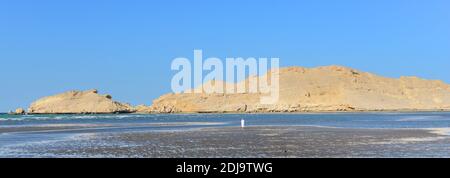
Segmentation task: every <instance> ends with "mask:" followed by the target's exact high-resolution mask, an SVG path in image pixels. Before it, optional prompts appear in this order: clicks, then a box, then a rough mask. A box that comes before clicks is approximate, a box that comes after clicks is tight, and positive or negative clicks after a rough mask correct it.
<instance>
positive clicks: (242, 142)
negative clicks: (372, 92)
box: [2, 126, 450, 158]
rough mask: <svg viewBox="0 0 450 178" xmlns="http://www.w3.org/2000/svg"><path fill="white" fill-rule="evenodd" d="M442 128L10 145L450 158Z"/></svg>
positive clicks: (160, 153) (107, 152) (144, 135)
mask: <svg viewBox="0 0 450 178" xmlns="http://www.w3.org/2000/svg"><path fill="white" fill-rule="evenodd" d="M41 129H42V128H41ZM51 129H54V127H52V128H51ZM51 129H50V130H51ZM61 129H62V128H61ZM26 130H28V131H30V130H29V129H26ZM438 130H439V129H437V130H432V129H431V130H430V129H428V130H425V129H347V128H346V129H343V128H331V127H313V126H264V127H247V128H245V129H242V128H239V127H221V128H203V129H193V130H187V131H152V132H133V133H118V134H110V133H99V134H92V133H87V134H79V135H77V136H74V137H72V138H70V139H65V140H53V141H51V140H50V141H47V142H42V143H40V144H33V145H17V146H15V147H10V148H9V149H10V151H11V150H15V152H16V154H17V153H19V152H20V154H17V155H16V156H19V157H20V155H23V156H30V155H33V157H119V158H129V157H151V158H198V157H202V158H203V157H213V158H221V157H225V158H227V157H240V158H265V157H271V158H274V157H276V158H289V157H295V158H315V157H321V158H328V157H331V158H334V157H338V158H346V157H352V158H354V157H357V158H358V157H359V158H367V157H369V158H370V157H450V151H449V150H448V147H449V145H450V137H449V136H445V135H442V134H438V133H436V132H437V131H438ZM18 131H20V130H16V132H18ZM2 132H3V131H2ZM3 134H4V133H3ZM13 152H14V151H12V152H11V153H13Z"/></svg>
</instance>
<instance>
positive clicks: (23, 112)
mask: <svg viewBox="0 0 450 178" xmlns="http://www.w3.org/2000/svg"><path fill="white" fill-rule="evenodd" d="M10 114H14V115H24V114H26V112H25V109H23V108H17V109H16V110H15V111H14V112H10Z"/></svg>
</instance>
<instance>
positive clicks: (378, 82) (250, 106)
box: [14, 66, 450, 114]
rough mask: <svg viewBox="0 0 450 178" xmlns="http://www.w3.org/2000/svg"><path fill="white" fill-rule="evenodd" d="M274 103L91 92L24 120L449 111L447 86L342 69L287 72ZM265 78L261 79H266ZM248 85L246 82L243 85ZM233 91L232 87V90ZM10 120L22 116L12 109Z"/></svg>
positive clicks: (42, 103)
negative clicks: (142, 98) (127, 98)
mask: <svg viewBox="0 0 450 178" xmlns="http://www.w3.org/2000/svg"><path fill="white" fill-rule="evenodd" d="M279 72H280V97H279V101H278V102H277V103H276V104H272V105H262V104H260V102H259V99H260V97H261V95H262V94H258V93H241V94H202V93H200V94H192V93H181V94H167V95H164V96H161V97H160V98H159V99H157V100H155V101H153V105H152V106H144V105H140V106H136V107H133V106H131V105H129V104H124V103H120V102H117V101H113V100H112V97H111V95H100V94H98V92H97V90H89V91H69V92H66V93H62V94H58V95H55V96H50V97H45V98H42V99H39V100H37V101H36V102H34V103H32V104H31V106H30V108H29V109H28V112H27V113H29V114H106V113H227V112H229V113H270V112H334V111H341V112H346V111H348V112H358V111H361V112H362V111H450V85H448V84H446V83H444V82H442V81H439V80H424V79H420V78H417V77H401V78H399V79H393V78H385V77H381V76H377V75H374V74H371V73H367V72H362V71H358V70H355V69H351V68H348V67H342V66H325V67H317V68H303V67H287V68H281V69H280V70H279ZM270 73H271V72H268V73H267V74H266V75H270ZM243 82H248V79H247V80H245V81H243ZM241 84H242V83H241ZM232 85H238V84H232ZM14 113H16V114H25V110H23V109H17V110H16V112H14Z"/></svg>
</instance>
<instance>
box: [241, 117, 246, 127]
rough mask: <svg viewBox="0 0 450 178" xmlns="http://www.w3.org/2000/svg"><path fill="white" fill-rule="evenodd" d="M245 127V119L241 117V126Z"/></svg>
mask: <svg viewBox="0 0 450 178" xmlns="http://www.w3.org/2000/svg"><path fill="white" fill-rule="evenodd" d="M244 127H245V120H244V119H241V128H244Z"/></svg>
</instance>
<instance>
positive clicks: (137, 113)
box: [0, 109, 450, 116]
mask: <svg viewBox="0 0 450 178" xmlns="http://www.w3.org/2000/svg"><path fill="white" fill-rule="evenodd" d="M447 112H450V109H442V110H383V111H378V110H365V111H306V112H175V113H157V112H153V113H144V112H120V113H25V114H14V113H0V115H17V116H20V115H128V114H135V115H152V114H167V115H193V114H195V115H215V114H226V115H228V114H230V115H231V114H239V115H252V114H268V115H270V114H273V115H276V114H294V115H295V114H382V113H386V114H389V113H447Z"/></svg>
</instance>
